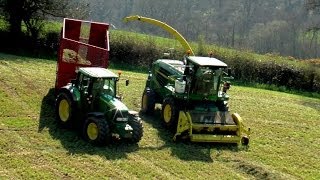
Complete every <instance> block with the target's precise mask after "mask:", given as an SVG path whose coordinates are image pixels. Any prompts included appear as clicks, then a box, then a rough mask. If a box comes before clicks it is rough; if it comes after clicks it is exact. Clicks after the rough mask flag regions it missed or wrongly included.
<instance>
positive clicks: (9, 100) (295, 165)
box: [0, 53, 320, 179]
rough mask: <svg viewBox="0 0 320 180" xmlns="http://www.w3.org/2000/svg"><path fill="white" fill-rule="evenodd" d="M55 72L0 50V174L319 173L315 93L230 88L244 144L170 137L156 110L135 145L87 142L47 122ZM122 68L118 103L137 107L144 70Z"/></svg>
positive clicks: (319, 111) (44, 63) (50, 65)
mask: <svg viewBox="0 0 320 180" xmlns="http://www.w3.org/2000/svg"><path fill="white" fill-rule="evenodd" d="M55 70H56V64H55V62H54V61H49V60H43V59H30V58H24V57H19V56H13V55H7V54H1V53H0V179H101V178H111V179H255V178H257V179H320V172H319V169H320V157H319V155H317V154H318V153H319V149H320V130H319V127H320V120H319V119H320V116H319V115H320V99H316V98H310V97H305V96H300V95H293V94H286V93H280V92H276V91H269V90H262V89H257V88H250V87H241V86H232V88H231V89H230V95H231V101H230V106H231V111H232V112H238V113H239V114H240V115H241V116H242V118H243V119H244V121H245V124H246V125H247V126H248V127H250V128H251V129H252V132H253V134H252V136H251V142H250V146H249V148H245V147H241V146H240V147H237V146H234V145H222V144H206V143H188V142H178V143H175V142H173V141H172V139H171V137H172V134H170V133H169V132H168V131H167V130H166V129H164V128H163V126H162V124H161V122H160V116H159V112H158V111H157V112H156V114H155V116H154V117H150V116H142V119H143V123H144V136H143V139H142V140H141V141H140V142H139V144H137V145H127V144H124V143H116V144H111V145H108V146H105V147H93V146H91V145H89V144H87V143H86V142H85V141H83V140H82V139H81V138H80V137H79V136H78V134H77V133H76V132H72V131H68V130H65V129H60V128H58V127H57V124H56V123H55V121H54V110H53V104H54V96H53V91H52V88H53V87H54V82H55ZM112 70H113V71H114V72H117V71H118V69H112ZM122 74H123V75H122V78H124V79H125V78H128V79H130V85H129V87H125V86H124V84H125V83H124V81H123V83H122V82H120V84H121V87H120V92H122V93H123V95H124V97H125V98H124V102H125V103H126V104H127V105H128V107H129V108H131V109H133V110H136V111H139V107H140V100H141V94H142V91H143V88H144V83H145V79H146V74H145V73H141V72H134V71H125V70H124V71H123V73H122Z"/></svg>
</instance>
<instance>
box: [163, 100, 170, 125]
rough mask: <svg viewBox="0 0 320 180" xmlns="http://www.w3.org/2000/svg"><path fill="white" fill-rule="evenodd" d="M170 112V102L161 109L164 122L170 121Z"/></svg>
mask: <svg viewBox="0 0 320 180" xmlns="http://www.w3.org/2000/svg"><path fill="white" fill-rule="evenodd" d="M171 113H172V109H171V106H170V104H166V106H165V107H164V109H163V119H164V121H165V122H166V123H169V122H170V119H171V115H172V114H171Z"/></svg>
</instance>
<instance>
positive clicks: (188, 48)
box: [124, 15, 194, 56]
mask: <svg viewBox="0 0 320 180" xmlns="http://www.w3.org/2000/svg"><path fill="white" fill-rule="evenodd" d="M134 20H138V21H142V22H146V23H150V24H153V25H156V26H159V27H161V28H162V29H164V30H166V31H168V32H169V33H170V34H171V35H173V36H174V37H175V38H176V39H177V40H178V41H179V42H180V43H181V45H182V46H183V48H184V49H185V50H186V52H187V53H188V54H189V55H191V56H194V53H193V51H192V49H191V46H190V45H189V43H188V42H187V40H186V39H185V38H184V37H183V36H182V35H181V34H180V33H179V32H178V31H177V30H175V29H174V28H173V27H171V26H169V25H168V24H166V23H164V22H161V21H159V20H156V19H152V18H147V17H143V16H138V15H135V16H128V17H126V18H124V22H129V21H134Z"/></svg>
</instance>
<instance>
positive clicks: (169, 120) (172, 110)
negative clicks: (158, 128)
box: [161, 98, 179, 131]
mask: <svg viewBox="0 0 320 180" xmlns="http://www.w3.org/2000/svg"><path fill="white" fill-rule="evenodd" d="M161 117H162V120H163V122H164V124H165V125H166V127H167V128H169V129H170V130H171V131H175V130H177V124H178V117H179V110H178V108H177V106H176V105H175V102H174V100H173V99H172V98H165V99H164V100H163V104H162V111H161Z"/></svg>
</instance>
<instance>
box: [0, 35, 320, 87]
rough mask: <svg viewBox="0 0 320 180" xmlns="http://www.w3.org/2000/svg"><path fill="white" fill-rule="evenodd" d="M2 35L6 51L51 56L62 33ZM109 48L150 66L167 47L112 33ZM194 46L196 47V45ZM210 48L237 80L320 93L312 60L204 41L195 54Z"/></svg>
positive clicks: (120, 57)
mask: <svg viewBox="0 0 320 180" xmlns="http://www.w3.org/2000/svg"><path fill="white" fill-rule="evenodd" d="M0 38H1V39H2V40H4V42H8V43H2V45H0V48H1V49H3V50H5V49H7V50H14V48H17V47H18V48H20V49H24V50H27V51H30V53H32V54H34V55H36V56H37V55H39V54H40V53H43V54H46V55H47V56H49V57H50V56H56V52H57V49H58V40H59V33H57V32H48V33H47V35H46V36H44V38H41V39H39V40H37V41H32V40H30V39H28V38H20V39H19V41H18V42H19V44H18V45H17V44H15V45H13V44H12V38H11V37H8V36H7V35H6V34H5V33H4V32H2V33H0ZM16 43H17V42H16ZM199 44H200V43H199ZM10 48H11V49H10ZM12 48H13V49H12ZM110 49H111V51H110V61H111V62H112V63H115V64H117V63H122V64H128V65H131V66H145V67H148V66H149V65H150V64H151V63H152V62H153V61H154V60H156V59H158V58H162V57H163V53H164V52H166V51H167V50H168V49H166V47H164V45H162V44H161V43H159V42H157V40H154V39H153V38H143V37H140V36H137V35H128V34H126V33H114V34H111V40H110ZM194 49H197V47H196V48H194ZM209 49H210V50H213V52H214V57H216V58H218V59H220V60H222V61H224V62H226V63H227V64H228V65H229V67H231V68H232V69H233V72H234V77H235V79H236V80H239V81H242V82H250V83H262V84H270V85H276V86H284V87H286V88H288V89H296V90H304V91H310V92H320V67H319V66H314V65H312V64H311V63H310V64H309V63H302V62H295V61H296V60H295V61H290V60H282V59H281V57H277V56H263V58H264V60H257V58H256V55H254V54H253V53H248V52H240V51H235V50H228V49H223V48H220V47H215V46H206V47H205V48H204V47H203V44H201V47H200V46H199V47H198V52H196V53H197V54H205V53H204V52H203V51H206V50H209ZM15 52H17V51H15ZM37 53H38V54H37ZM183 54H184V51H183V50H182V49H179V50H177V51H175V52H174V53H173V54H171V55H172V57H170V58H175V59H182V57H183ZM279 59H281V60H279Z"/></svg>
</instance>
